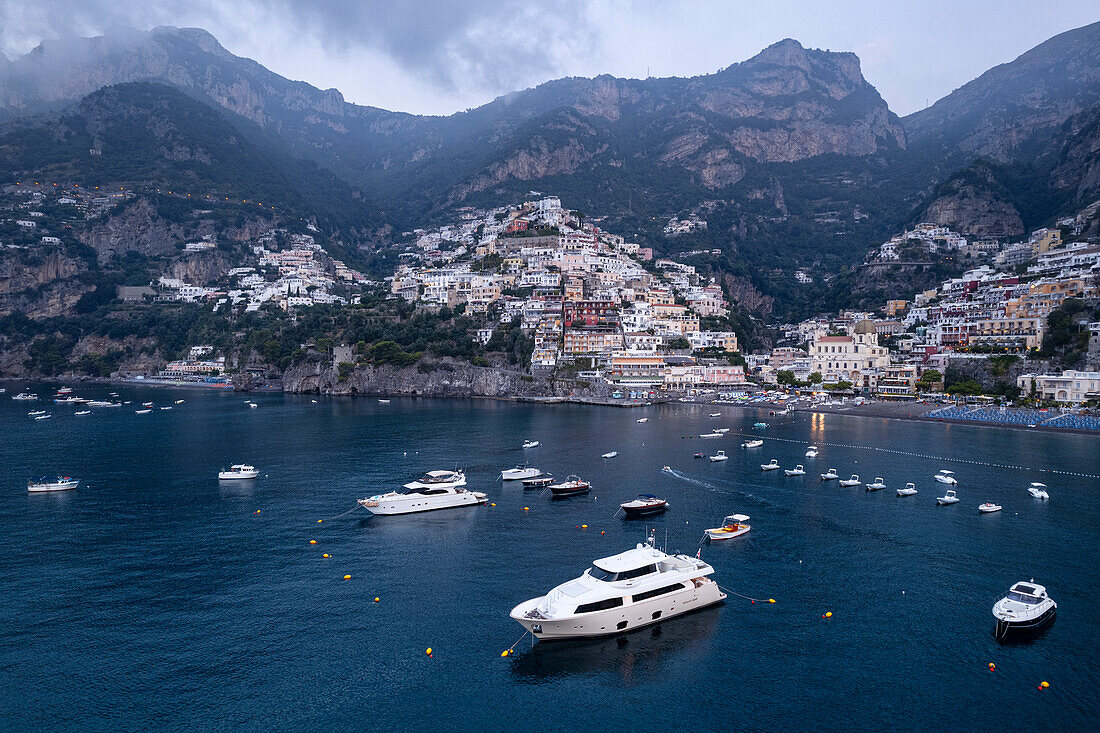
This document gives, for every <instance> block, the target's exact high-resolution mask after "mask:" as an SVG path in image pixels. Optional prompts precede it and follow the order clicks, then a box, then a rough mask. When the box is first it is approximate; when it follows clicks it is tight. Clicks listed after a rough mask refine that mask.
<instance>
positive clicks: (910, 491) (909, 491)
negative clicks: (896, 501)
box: [898, 481, 917, 496]
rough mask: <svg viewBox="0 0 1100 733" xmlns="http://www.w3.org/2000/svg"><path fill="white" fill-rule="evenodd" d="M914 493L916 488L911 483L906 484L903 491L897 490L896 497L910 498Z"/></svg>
mask: <svg viewBox="0 0 1100 733" xmlns="http://www.w3.org/2000/svg"><path fill="white" fill-rule="evenodd" d="M915 493H917V487H916V486H914V485H913V482H912V481H910V482H909V483H907V484H906V485H905V488H904V489H898V496H912V495H913V494H915Z"/></svg>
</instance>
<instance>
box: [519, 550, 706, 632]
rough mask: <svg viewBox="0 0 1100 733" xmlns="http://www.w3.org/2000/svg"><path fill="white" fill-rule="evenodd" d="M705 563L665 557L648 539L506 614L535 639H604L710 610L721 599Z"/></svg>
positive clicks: (690, 559)
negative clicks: (645, 542)
mask: <svg viewBox="0 0 1100 733" xmlns="http://www.w3.org/2000/svg"><path fill="white" fill-rule="evenodd" d="M713 572H714V568H712V567H711V566H710V565H708V564H707V563H705V562H703V561H702V560H700V559H698V558H693V557H689V556H687V555H669V554H667V553H664V552H662V551H660V550H658V549H657V548H656V547H654V544H653V539H652V538H650V539H649V541H648V542H647V544H645V545H642V544H639V545H638V546H637V547H636V548H635V549H633V550H627V551H626V552H622V553H619V554H618V555H612V556H611V557H605V558H601V559H599V560H596V561H595V562H594V563H593V564H592V567H591V568H589V569H588V570H586V571H585V572H584V573H583V574H582V575H581V576H580V577H579V578H576V579H574V580H570V581H568V582H566V583H563V584H561V585H559V586H557V587H556V588H554V589H553V590H551V591H550V592H549V593H547V594H546V595H543V596H539V597H537V598H532V599H530V600H527V601H524V602H523V603H520V604H519V605H518V606H516V607H515V608H513V609H512V611H511V613H510V614H509V615H510V616H511V617H512V618H513V619H515V620H516V621H517V622H518V623H519V624H521V625H522V626H523V627H524V628H525V629H527V631H529V632H531V634H532V636H534V637H535V638H536V639H547V640H548V639H570V638H584V637H596V636H609V635H614V634H618V633H620V632H623V631H629V630H632V629H636V628H640V627H643V626H648V625H650V624H655V623H659V622H661V621H664V620H666V619H669V618H673V617H675V616H680V615H682V614H685V613H688V612H690V611H694V610H696V609H699V608H704V607H706V606H710V605H713V604H715V603H719V602H721V601H722V600H723V599H725V597H726V595H725V593H723V592H722V591H721V589H720V588H719V587H718V584H717V583H715V582H714V581H713V580H711V579H710V578H709V577H707V576H709V575H711V574H712V573H713Z"/></svg>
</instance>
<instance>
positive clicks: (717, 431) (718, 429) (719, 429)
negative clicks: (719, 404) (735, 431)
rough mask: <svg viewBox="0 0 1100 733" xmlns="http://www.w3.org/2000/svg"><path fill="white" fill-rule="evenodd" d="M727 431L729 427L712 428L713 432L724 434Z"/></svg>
mask: <svg viewBox="0 0 1100 733" xmlns="http://www.w3.org/2000/svg"><path fill="white" fill-rule="evenodd" d="M729 431H730V429H729V428H715V429H714V432H716V433H718V434H719V435H725V434H726V433H728V432H729Z"/></svg>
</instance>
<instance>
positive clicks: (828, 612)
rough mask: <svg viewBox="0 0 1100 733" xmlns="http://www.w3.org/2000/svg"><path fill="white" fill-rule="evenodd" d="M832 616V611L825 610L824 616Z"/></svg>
mask: <svg viewBox="0 0 1100 733" xmlns="http://www.w3.org/2000/svg"><path fill="white" fill-rule="evenodd" d="M832 617H833V612H832V611H826V612H825V618H832Z"/></svg>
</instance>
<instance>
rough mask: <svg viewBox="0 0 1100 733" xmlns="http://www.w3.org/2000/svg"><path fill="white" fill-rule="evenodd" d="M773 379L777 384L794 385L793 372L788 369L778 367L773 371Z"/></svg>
mask: <svg viewBox="0 0 1100 733" xmlns="http://www.w3.org/2000/svg"><path fill="white" fill-rule="evenodd" d="M775 380H776V381H777V382H779V384H787V385H794V383H795V378H794V372H792V371H791V370H790V369H780V370H779V371H777V372H776V373H775Z"/></svg>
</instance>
